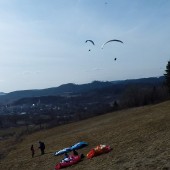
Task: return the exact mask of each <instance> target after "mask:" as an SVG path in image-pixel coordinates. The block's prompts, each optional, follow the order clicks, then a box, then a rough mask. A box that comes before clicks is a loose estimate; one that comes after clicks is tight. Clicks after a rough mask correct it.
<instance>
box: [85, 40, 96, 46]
mask: <svg viewBox="0 0 170 170" xmlns="http://www.w3.org/2000/svg"><path fill="white" fill-rule="evenodd" d="M88 41H89V42H91V43H92V44H93V45H95V44H94V42H93V41H92V40H86V41H85V43H87V42H88Z"/></svg>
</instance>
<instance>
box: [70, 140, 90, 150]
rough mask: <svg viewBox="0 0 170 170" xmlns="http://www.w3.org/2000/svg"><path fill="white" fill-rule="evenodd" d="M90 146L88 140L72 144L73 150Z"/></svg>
mask: <svg viewBox="0 0 170 170" xmlns="http://www.w3.org/2000/svg"><path fill="white" fill-rule="evenodd" d="M86 146H88V143H87V142H78V143H76V144H74V145H73V146H71V147H70V148H71V150H77V149H81V148H84V147H86Z"/></svg>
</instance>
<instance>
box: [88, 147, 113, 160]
mask: <svg viewBox="0 0 170 170" xmlns="http://www.w3.org/2000/svg"><path fill="white" fill-rule="evenodd" d="M111 150H112V148H111V147H110V146H108V145H98V146H96V147H95V148H93V149H91V150H90V151H89V152H88V154H87V158H88V159H91V158H93V157H95V156H98V155H101V154H103V153H108V152H110V151H111Z"/></svg>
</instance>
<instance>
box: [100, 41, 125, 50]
mask: <svg viewBox="0 0 170 170" xmlns="http://www.w3.org/2000/svg"><path fill="white" fill-rule="evenodd" d="M113 41H116V42H120V43H123V41H121V40H116V39H114V40H109V41H107V42H105V43H104V44H103V45H102V47H101V48H102V49H103V47H104V46H105V45H106V44H107V43H109V42H113Z"/></svg>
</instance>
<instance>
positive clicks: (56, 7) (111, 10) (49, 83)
mask: <svg viewBox="0 0 170 170" xmlns="http://www.w3.org/2000/svg"><path fill="white" fill-rule="evenodd" d="M169 9H170V1H169V0H49V1H47V0H24V1H23V0H0V91H1V92H6V93H8V92H12V91H17V90H28V89H44V88H50V87H58V86H60V85H62V84H67V83H75V84H84V83H90V82H92V81H95V80H99V81H114V80H125V79H137V78H144V77H159V76H162V75H163V74H164V72H165V68H166V65H167V63H168V61H169V60H170V22H169V21H170V10H169ZM111 39H119V40H121V41H123V44H122V43H119V42H111V43H108V44H106V45H105V46H104V48H103V49H101V46H102V44H103V43H105V42H107V41H108V40H111ZM86 40H93V41H94V43H95V45H93V44H92V43H90V42H87V43H85V41H86ZM89 49H90V51H89ZM114 58H117V60H116V61H115V60H114Z"/></svg>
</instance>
